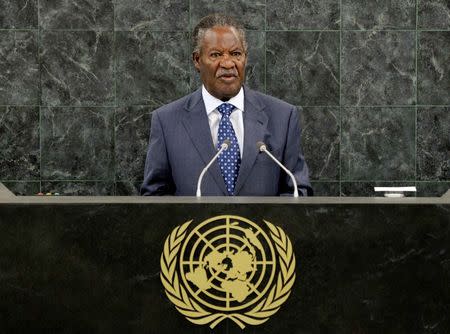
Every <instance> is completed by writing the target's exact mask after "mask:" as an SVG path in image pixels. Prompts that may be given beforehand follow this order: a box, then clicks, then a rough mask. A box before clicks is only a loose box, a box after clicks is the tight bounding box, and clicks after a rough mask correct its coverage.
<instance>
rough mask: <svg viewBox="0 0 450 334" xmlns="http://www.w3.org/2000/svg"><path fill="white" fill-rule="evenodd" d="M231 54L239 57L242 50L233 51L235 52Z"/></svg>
mask: <svg viewBox="0 0 450 334" xmlns="http://www.w3.org/2000/svg"><path fill="white" fill-rule="evenodd" d="M231 55H232V56H233V57H240V56H242V52H240V51H235V52H233V53H232V54H231Z"/></svg>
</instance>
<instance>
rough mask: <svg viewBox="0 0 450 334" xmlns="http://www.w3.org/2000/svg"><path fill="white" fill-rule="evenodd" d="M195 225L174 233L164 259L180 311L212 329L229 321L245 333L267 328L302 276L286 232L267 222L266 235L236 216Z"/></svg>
mask: <svg viewBox="0 0 450 334" xmlns="http://www.w3.org/2000/svg"><path fill="white" fill-rule="evenodd" d="M191 223H192V220H190V221H187V222H185V223H184V224H182V225H179V226H177V227H175V228H174V229H173V230H172V232H171V233H170V234H169V236H167V238H166V241H165V242H164V249H163V252H162V254H161V261H160V263H161V273H160V277H161V282H162V284H163V286H164V290H165V293H166V296H167V297H168V298H169V300H170V301H171V302H172V303H173V304H174V305H175V307H176V309H177V310H178V311H179V312H180V313H181V314H183V315H184V316H185V317H186V319H188V320H189V321H190V322H192V323H194V324H197V325H206V324H209V327H210V328H211V329H212V328H215V326H217V325H218V324H219V323H220V322H222V321H223V320H225V319H229V320H231V321H233V322H234V323H236V324H237V325H238V326H239V327H240V328H241V329H244V328H245V326H246V325H261V324H263V323H265V322H266V321H267V320H268V319H269V317H271V316H272V315H273V314H275V313H276V312H278V310H279V309H280V308H281V305H282V304H283V303H284V302H285V301H286V300H287V299H288V297H289V295H290V294H291V289H292V286H293V284H294V282H295V277H296V275H295V266H296V260H295V255H294V252H293V247H292V243H291V241H290V240H289V237H288V236H287V235H286V233H284V231H283V230H282V229H281V228H280V227H278V226H275V225H273V224H272V223H270V222H268V221H266V220H264V224H265V227H266V228H268V230H269V234H266V233H265V232H264V230H263V229H262V228H261V227H260V226H259V225H257V224H255V223H253V222H252V221H250V220H248V219H246V218H243V217H238V216H231V215H223V216H217V217H213V218H210V219H208V220H206V221H204V222H202V223H200V224H199V225H197V226H196V227H194V228H193V229H192V230H191V229H190V228H189V227H190V224H191ZM269 235H270V237H269ZM275 276H276V279H275Z"/></svg>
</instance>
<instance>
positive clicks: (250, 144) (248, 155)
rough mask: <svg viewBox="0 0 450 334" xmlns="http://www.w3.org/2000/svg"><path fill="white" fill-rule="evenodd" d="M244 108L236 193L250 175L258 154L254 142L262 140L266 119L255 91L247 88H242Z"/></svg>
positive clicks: (265, 128)
mask: <svg viewBox="0 0 450 334" xmlns="http://www.w3.org/2000/svg"><path fill="white" fill-rule="evenodd" d="M244 109H245V110H244V113H243V115H244V152H243V154H242V162H241V167H240V169H239V175H238V179H237V181H236V186H235V190H234V193H235V194H236V195H238V194H239V191H240V190H241V188H242V186H243V185H244V184H245V181H246V180H247V178H248V176H249V175H250V172H251V170H252V168H253V164H254V163H255V160H256V157H257V156H258V154H259V151H258V149H257V148H256V143H257V142H258V141H263V140H264V135H265V133H266V131H267V121H268V117H267V115H266V113H265V112H264V105H263V104H262V103H261V102H260V101H259V100H258V99H257V98H256V96H255V93H254V92H253V91H252V90H250V89H248V88H245V90H244Z"/></svg>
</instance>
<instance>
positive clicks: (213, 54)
mask: <svg viewBox="0 0 450 334" xmlns="http://www.w3.org/2000/svg"><path fill="white" fill-rule="evenodd" d="M211 57H212V58H218V57H220V53H218V52H214V53H211Z"/></svg>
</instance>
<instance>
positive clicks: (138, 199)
mask: <svg viewBox="0 0 450 334" xmlns="http://www.w3.org/2000/svg"><path fill="white" fill-rule="evenodd" d="M171 203H173V204H210V203H211V204H216V203H217V204H297V205H305V204H308V205H310V204H312V205H315V204H333V205H338V204H411V205H423V204H450V190H449V191H447V192H446V193H445V194H444V195H443V196H441V197H402V198H387V197H318V196H315V197H298V198H294V197H243V196H242V197H241V196H239V197H226V196H220V197H208V196H205V197H200V198H197V197H195V196H14V194H13V193H12V192H11V191H9V190H8V188H6V187H5V186H4V185H3V184H1V183H0V204H37V205H39V204H42V205H46V204H62V205H64V204H66V205H67V204H171Z"/></svg>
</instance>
